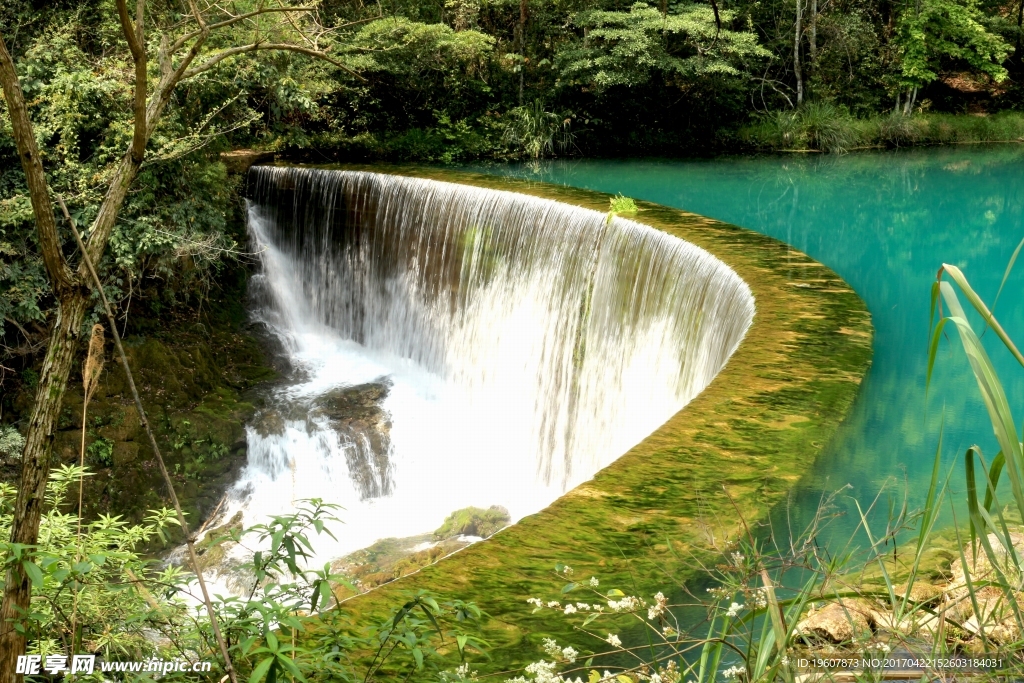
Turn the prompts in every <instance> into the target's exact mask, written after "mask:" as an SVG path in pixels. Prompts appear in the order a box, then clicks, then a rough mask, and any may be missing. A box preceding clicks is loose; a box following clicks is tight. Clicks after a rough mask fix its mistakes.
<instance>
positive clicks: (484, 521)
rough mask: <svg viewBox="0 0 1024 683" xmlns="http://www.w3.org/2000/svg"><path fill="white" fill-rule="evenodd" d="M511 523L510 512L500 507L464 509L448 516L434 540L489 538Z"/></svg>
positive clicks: (435, 533) (436, 532)
mask: <svg viewBox="0 0 1024 683" xmlns="http://www.w3.org/2000/svg"><path fill="white" fill-rule="evenodd" d="M511 521H512V518H511V517H509V514H508V510H506V509H505V508H503V507H501V506H500V505H492V506H491V507H489V508H487V509H486V510H484V509H483V508H475V507H468V508H462V509H461V510H456V511H455V512H453V513H452V514H450V515H448V517H447V518H446V519H445V520H444V522H443V523H442V524H441V527H440V528H439V529H438V530H437V531H435V532H434V538H435V539H436V540H438V541H441V540H444V539H446V538H452V537H454V536H480V537H481V538H488V537H490V536H493V535H494V533H495V532H496V531H498V530H499V529H502V528H504V527H506V526H508V524H509V522H511Z"/></svg>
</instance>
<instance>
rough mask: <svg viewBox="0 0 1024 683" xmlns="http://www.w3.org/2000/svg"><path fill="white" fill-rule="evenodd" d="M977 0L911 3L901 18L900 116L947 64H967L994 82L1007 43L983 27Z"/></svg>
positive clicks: (1003, 75)
mask: <svg viewBox="0 0 1024 683" xmlns="http://www.w3.org/2000/svg"><path fill="white" fill-rule="evenodd" d="M984 18H985V17H984V13H983V12H982V11H981V9H980V8H979V7H978V4H977V2H976V0H916V4H914V5H912V6H908V7H907V8H905V10H904V11H903V14H902V15H901V16H900V19H899V24H898V26H897V35H896V37H895V42H896V44H897V46H898V48H899V51H900V56H901V61H900V76H901V78H900V80H901V84H902V86H903V87H904V88H906V89H907V91H908V92H907V99H906V101H905V102H906V104H905V107H904V113H905V114H909V113H910V112H911V111H912V110H913V106H914V100H915V99H916V97H917V91H918V89H919V88H921V87H922V86H924V85H927V84H928V83H931V82H932V81H934V80H935V79H936V78H938V76H939V74H938V71H939V68H940V66H941V64H942V63H943V62H944V61H946V62H953V63H959V64H961V65H966V66H969V67H970V68H972V69H976V70H978V71H980V72H981V73H984V74H986V75H988V76H989V77H990V78H992V79H993V80H994V81H996V82H999V81H1002V80H1003V79H1005V78H1006V76H1007V73H1006V69H1005V68H1003V66H1002V64H1003V62H1004V61H1005V60H1006V57H1007V55H1008V54H1009V52H1010V45H1009V44H1008V43H1007V42H1006V41H1005V40H1003V39H1002V38H1001V37H1000V36H998V35H995V34H993V33H990V32H989V31H988V30H987V29H986V28H985V26H984V24H983V21H984Z"/></svg>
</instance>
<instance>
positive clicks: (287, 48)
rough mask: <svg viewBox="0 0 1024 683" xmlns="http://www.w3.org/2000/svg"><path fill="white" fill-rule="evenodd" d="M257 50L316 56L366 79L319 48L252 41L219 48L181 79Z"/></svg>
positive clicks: (362, 79)
mask: <svg viewBox="0 0 1024 683" xmlns="http://www.w3.org/2000/svg"><path fill="white" fill-rule="evenodd" d="M257 50H281V51H283V52H298V53H300V54H304V55H309V56H310V57H316V58H317V59H322V60H324V61H325V62H330V63H331V64H333V65H334V66H336V67H338V68H339V69H342V70H344V71H346V72H348V73H349V74H350V75H352V76H355V77H356V78H358V79H359V80H361V81H363V82H364V83H365V82H366V79H365V78H363V76H361V75H359V74H358V73H356V72H355V71H353V70H352V69H350V68H349V67H347V66H345V65H344V64H342V63H341V62H339V61H338V60H336V59H334V58H333V57H331V56H330V55H328V54H327V53H325V52H320V51H319V50H310V49H309V48H305V47H301V46H299V45H292V44H290V43H252V44H250V45H243V46H241V47H233V48H229V49H227V50H221V51H220V52H218V53H216V54H214V55H213V56H212V57H210V58H209V59H208V60H206V61H205V62H203V63H202V64H200V65H199V66H197V67H195V68H192V69H189V70H188V71H186V72H185V74H184V75H183V76H182V80H184V79H186V78H191V77H193V76H196V75H198V74H201V73H203V72H204V71H208V70H210V69H212V68H213V67H214V66H216V65H217V64H219V63H220V62H222V61H224V60H225V59H227V58H228V57H234V56H235V55H240V54H245V53H246V52H256V51H257Z"/></svg>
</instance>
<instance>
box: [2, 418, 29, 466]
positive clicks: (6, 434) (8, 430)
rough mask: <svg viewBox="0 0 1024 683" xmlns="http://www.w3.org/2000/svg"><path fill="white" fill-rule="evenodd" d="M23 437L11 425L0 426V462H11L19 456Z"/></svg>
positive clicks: (22, 446) (23, 441) (23, 443)
mask: <svg viewBox="0 0 1024 683" xmlns="http://www.w3.org/2000/svg"><path fill="white" fill-rule="evenodd" d="M24 447H25V437H23V436H22V435H21V432H19V431H18V430H17V429H15V428H14V427H13V426H12V425H0V460H13V459H15V458H17V457H18V456H20V455H21V449H22V448H24Z"/></svg>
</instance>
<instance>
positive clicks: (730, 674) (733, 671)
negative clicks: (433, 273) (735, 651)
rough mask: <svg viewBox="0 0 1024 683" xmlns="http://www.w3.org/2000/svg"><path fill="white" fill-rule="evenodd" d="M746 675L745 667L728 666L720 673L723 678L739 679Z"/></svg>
mask: <svg viewBox="0 0 1024 683" xmlns="http://www.w3.org/2000/svg"><path fill="white" fill-rule="evenodd" d="M745 673H747V668H746V667H745V666H730V667H729V668H728V669H726V670H725V671H723V672H722V676H724V677H725V678H727V679H728V678H739V677H740V676H742V675H743V674H745Z"/></svg>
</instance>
